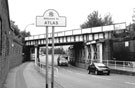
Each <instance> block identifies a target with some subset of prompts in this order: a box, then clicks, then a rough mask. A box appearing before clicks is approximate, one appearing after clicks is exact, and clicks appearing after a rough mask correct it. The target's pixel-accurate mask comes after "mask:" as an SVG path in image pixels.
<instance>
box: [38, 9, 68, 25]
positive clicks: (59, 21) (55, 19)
mask: <svg viewBox="0 0 135 88" xmlns="http://www.w3.org/2000/svg"><path fill="white" fill-rule="evenodd" d="M36 26H39V27H46V26H48V27H52V26H54V27H65V26H66V17H63V16H59V14H58V12H57V11H55V10H53V9H50V10H47V11H46V12H45V13H44V15H43V16H37V17H36Z"/></svg>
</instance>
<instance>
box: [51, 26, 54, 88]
mask: <svg viewBox="0 0 135 88" xmlns="http://www.w3.org/2000/svg"><path fill="white" fill-rule="evenodd" d="M51 78H52V80H51V88H53V87H54V26H53V27H52V77H51Z"/></svg>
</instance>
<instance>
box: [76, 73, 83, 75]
mask: <svg viewBox="0 0 135 88" xmlns="http://www.w3.org/2000/svg"><path fill="white" fill-rule="evenodd" d="M76 74H78V75H83V76H84V75H85V74H82V73H76Z"/></svg>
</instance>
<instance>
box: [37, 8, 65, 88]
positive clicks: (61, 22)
mask: <svg viewBox="0 0 135 88" xmlns="http://www.w3.org/2000/svg"><path fill="white" fill-rule="evenodd" d="M36 26H38V27H46V88H48V27H52V74H51V88H54V27H66V17H63V16H59V14H58V12H57V11H56V10H53V9H49V10H47V11H45V13H44V15H43V16H37V17H36Z"/></svg>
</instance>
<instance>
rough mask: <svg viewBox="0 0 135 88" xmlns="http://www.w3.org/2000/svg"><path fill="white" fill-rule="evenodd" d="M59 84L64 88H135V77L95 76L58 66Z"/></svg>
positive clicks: (72, 68) (116, 75)
mask: <svg viewBox="0 0 135 88" xmlns="http://www.w3.org/2000/svg"><path fill="white" fill-rule="evenodd" d="M57 68H58V75H57V77H55V80H56V81H57V83H59V84H60V85H62V86H63V87H64V88H135V76H125V75H118V74H110V76H108V75H94V74H88V72H87V71H86V70H84V69H80V68H76V67H73V66H69V67H64V66H61V67H60V66H57Z"/></svg>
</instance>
